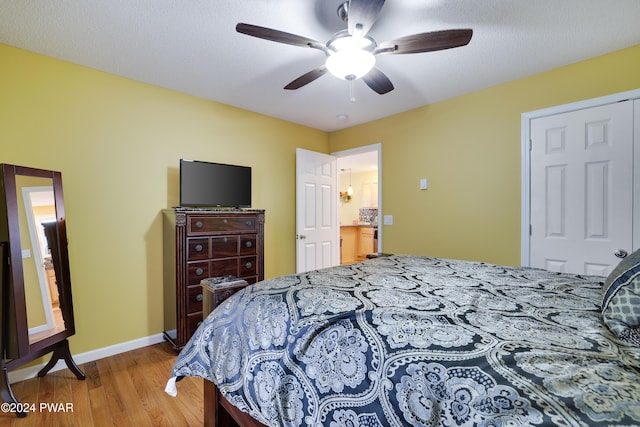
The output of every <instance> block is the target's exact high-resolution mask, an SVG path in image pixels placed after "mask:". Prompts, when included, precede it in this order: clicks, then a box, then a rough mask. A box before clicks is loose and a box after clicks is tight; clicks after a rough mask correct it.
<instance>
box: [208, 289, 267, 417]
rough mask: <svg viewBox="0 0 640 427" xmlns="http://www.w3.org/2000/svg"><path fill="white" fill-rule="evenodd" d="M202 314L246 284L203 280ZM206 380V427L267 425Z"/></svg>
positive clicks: (209, 311) (210, 310)
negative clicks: (226, 285) (224, 284)
mask: <svg viewBox="0 0 640 427" xmlns="http://www.w3.org/2000/svg"><path fill="white" fill-rule="evenodd" d="M200 284H201V286H202V288H203V293H202V294H203V295H202V298H203V299H202V315H203V316H204V318H206V317H207V316H208V315H209V313H211V312H212V311H213V309H214V308H215V307H216V306H217V305H218V304H220V303H221V302H222V301H224V300H225V299H226V298H228V297H230V296H231V295H233V294H234V293H235V292H237V291H239V290H240V289H243V288H244V286H246V285H247V284H246V282H245V284H244V286H232V287H229V288H214V287H212V286H210V284H209V282H207V281H206V280H203V281H202V282H201V283H200ZM203 381H204V425H205V427H233V426H238V427H267V426H265V425H264V424H262V423H261V422H258V421H256V420H254V419H253V418H251V416H250V415H249V414H247V413H246V412H242V411H241V410H240V409H238V408H236V407H235V406H233V405H232V404H231V403H230V402H229V401H228V400H227V399H226V398H225V397H224V396H223V395H222V394H221V393H220V391H219V390H218V387H217V386H216V385H215V384H214V383H212V382H211V381H208V380H203Z"/></svg>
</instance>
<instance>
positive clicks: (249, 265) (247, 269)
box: [238, 256, 257, 278]
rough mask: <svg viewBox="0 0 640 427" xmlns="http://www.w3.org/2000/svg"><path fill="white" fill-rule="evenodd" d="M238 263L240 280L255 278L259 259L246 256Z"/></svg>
mask: <svg viewBox="0 0 640 427" xmlns="http://www.w3.org/2000/svg"><path fill="white" fill-rule="evenodd" d="M238 261H239V263H238V269H239V273H240V274H239V276H238V277H240V278H244V277H248V276H255V274H256V267H257V265H256V264H257V258H256V257H254V256H246V257H242V258H240V259H239V260H238Z"/></svg>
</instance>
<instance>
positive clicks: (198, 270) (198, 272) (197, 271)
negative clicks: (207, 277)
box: [196, 268, 204, 276]
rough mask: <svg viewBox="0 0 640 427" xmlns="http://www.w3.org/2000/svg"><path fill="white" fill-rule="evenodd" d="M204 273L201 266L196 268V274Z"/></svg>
mask: <svg viewBox="0 0 640 427" xmlns="http://www.w3.org/2000/svg"><path fill="white" fill-rule="evenodd" d="M202 273H204V270H203V269H201V268H198V269H196V276H202Z"/></svg>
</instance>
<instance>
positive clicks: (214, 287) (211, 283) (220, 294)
mask: <svg viewBox="0 0 640 427" xmlns="http://www.w3.org/2000/svg"><path fill="white" fill-rule="evenodd" d="M200 285H201V286H202V289H203V290H204V292H203V299H202V317H203V319H204V318H206V317H207V316H208V315H209V313H211V312H212V311H213V310H214V309H215V308H216V307H217V306H218V305H220V304H221V303H222V302H223V301H224V300H226V299H227V298H229V297H230V296H231V295H233V294H235V293H236V292H238V291H239V290H240V289H243V288H244V287H246V286H247V285H249V283H248V282H247V281H246V280H243V279H238V278H237V277H235V276H221V277H210V278H208V279H202V280H201V281H200Z"/></svg>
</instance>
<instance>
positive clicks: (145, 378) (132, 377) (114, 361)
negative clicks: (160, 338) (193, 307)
mask: <svg viewBox="0 0 640 427" xmlns="http://www.w3.org/2000/svg"><path fill="white" fill-rule="evenodd" d="M176 356H177V353H176V352H175V351H174V350H173V349H172V348H171V347H170V346H169V345H168V344H167V343H160V344H155V345H152V346H149V347H144V348H141V349H137V350H133V351H130V352H127V353H122V354H118V355H115V356H111V357H107V358H104V359H100V360H96V361H95V362H90V363H85V364H82V365H80V368H81V369H82V370H83V371H84V373H85V374H86V375H87V378H86V380H84V381H79V380H77V379H76V377H75V376H74V375H73V374H72V373H71V372H70V371H69V370H68V369H63V370H59V371H56V372H52V373H49V374H47V375H46V376H45V377H44V378H33V379H29V380H25V381H21V382H19V383H15V384H13V385H12V389H13V394H14V395H15V396H16V398H17V399H18V400H19V401H20V402H21V403H23V404H28V405H33V406H32V408H33V409H35V411H31V412H29V414H28V415H27V417H26V418H17V417H16V416H15V414H11V413H4V412H0V427H4V426H11V427H13V426H15V427H31V426H38V427H43V426H52V427H57V426H78V427H91V426H96V427H98V426H100V427H102V426H135V427H138V426H153V427H157V426H168V427H174V426H202V425H203V385H204V380H203V379H196V378H184V379H182V380H181V381H180V382H178V383H177V387H178V396H177V397H171V396H169V395H168V394H166V393H165V392H164V387H165V385H166V382H167V380H168V379H169V374H170V370H171V366H172V365H173V362H174V360H175V358H176ZM68 404H70V405H68ZM64 409H70V410H69V411H68V412H63V411H62V410H64Z"/></svg>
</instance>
